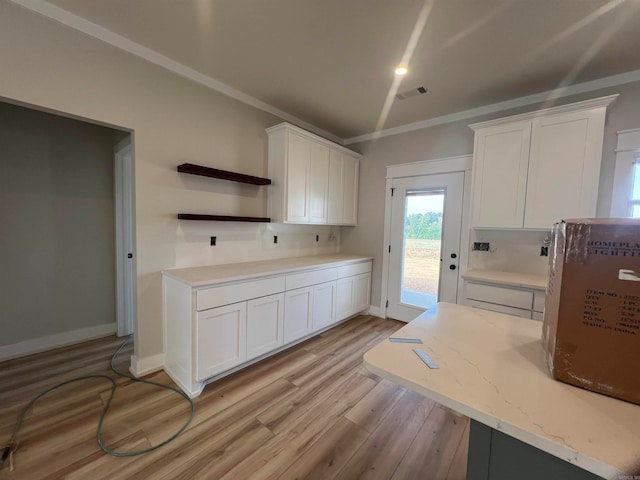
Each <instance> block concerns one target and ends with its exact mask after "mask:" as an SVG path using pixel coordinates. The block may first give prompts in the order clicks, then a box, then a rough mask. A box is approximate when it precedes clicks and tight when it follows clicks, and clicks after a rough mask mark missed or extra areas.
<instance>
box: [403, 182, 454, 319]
mask: <svg viewBox="0 0 640 480" xmlns="http://www.w3.org/2000/svg"><path fill="white" fill-rule="evenodd" d="M405 205H406V210H405V223H404V255H403V263H404V264H403V269H402V271H403V275H402V287H401V288H402V290H401V294H400V301H401V302H402V303H404V304H409V305H414V306H417V307H420V308H425V309H428V308H431V307H432V306H433V305H435V304H436V303H437V301H438V283H439V280H440V246H441V243H442V214H443V210H444V192H443V191H442V190H427V191H418V192H407V198H406V202H405Z"/></svg>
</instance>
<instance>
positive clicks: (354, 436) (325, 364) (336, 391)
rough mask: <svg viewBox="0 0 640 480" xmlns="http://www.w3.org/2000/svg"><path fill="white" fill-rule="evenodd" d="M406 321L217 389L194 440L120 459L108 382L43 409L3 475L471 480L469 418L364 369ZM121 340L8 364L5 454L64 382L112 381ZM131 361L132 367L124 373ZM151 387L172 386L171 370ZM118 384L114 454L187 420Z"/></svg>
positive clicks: (357, 330) (201, 408)
mask: <svg viewBox="0 0 640 480" xmlns="http://www.w3.org/2000/svg"><path fill="white" fill-rule="evenodd" d="M402 325H403V324H401V323H400V322H396V321H394V320H383V319H379V318H375V317H370V316H359V317H356V318H355V319H353V320H350V321H349V322H347V323H345V324H342V325H340V326H338V327H336V328H334V329H332V330H330V331H328V332H325V333H324V334H322V335H320V336H318V337H315V338H313V339H311V340H309V341H307V342H305V343H303V344H300V345H298V346H296V347H294V348H292V349H289V350H287V351H286V352H282V353H280V354H278V355H276V356H275V357H272V358H270V359H268V360H265V361H263V362H261V363H259V364H257V365H254V366H252V367H250V368H248V369H246V370H245V371H242V372H239V373H237V374H235V375H232V376H230V377H227V378H225V379H223V380H220V381H218V382H216V383H214V384H211V385H208V386H207V387H206V388H205V390H204V392H203V393H202V395H201V396H200V397H198V398H197V399H196V416H195V418H194V421H193V423H192V424H191V426H190V427H189V428H188V430H187V431H186V432H184V433H183V434H182V435H181V436H180V437H179V438H178V439H177V440H175V441H174V442H173V443H171V444H169V445H167V446H165V447H163V448H161V449H159V450H157V451H155V452H153V453H150V454H147V455H143V456H140V457H129V458H115V457H111V456H108V455H105V454H104V453H102V451H101V450H100V449H99V447H98V445H97V442H96V440H95V430H96V425H97V420H98V415H99V411H100V409H101V407H102V405H103V402H104V401H105V399H106V395H107V393H108V390H109V389H110V386H109V384H108V382H107V381H105V380H87V381H84V382H82V383H80V384H71V385H68V386H65V387H64V388H63V389H62V391H57V392H53V393H51V394H50V395H48V396H46V397H44V398H43V399H41V400H40V401H39V402H38V403H36V405H35V406H34V407H33V409H32V410H31V411H30V412H29V414H28V416H27V418H26V419H25V422H24V425H23V427H22V430H21V431H20V434H19V440H20V442H21V445H20V447H19V450H18V451H17V453H16V455H15V470H14V471H13V472H12V473H10V472H9V470H8V468H5V469H3V470H0V479H54V478H69V479H82V480H85V479H91V480H94V479H95V480H97V479H103V478H104V479H110V480H117V479H142V478H152V479H173V478H180V479H198V478H203V479H215V480H218V479H224V480H228V479H233V480H248V479H256V480H266V479H283V480H284V479H287V480H288V479H321V480H329V479H346V480H350V479H392V480H403V479H421V480H428V479H434V480H458V479H464V478H465V470H466V455H467V444H468V429H469V422H468V419H467V418H465V417H461V416H458V415H456V414H454V413H452V412H450V411H449V410H447V409H445V408H444V407H442V406H439V405H437V404H434V403H433V402H432V401H430V400H427V399H425V398H423V397H421V396H420V395H418V394H416V393H413V392H411V391H407V390H405V389H404V388H402V387H400V386H397V385H395V384H393V383H391V382H389V381H387V380H383V379H381V378H379V377H377V376H375V375H373V374H371V373H370V372H368V371H367V370H366V369H365V368H364V367H363V365H362V355H363V354H364V352H366V351H367V350H368V349H370V348H371V347H372V346H374V345H375V344H377V343H378V342H380V341H382V340H383V339H385V338H386V337H387V336H389V335H390V334H391V333H392V332H394V331H395V330H397V329H398V328H400V326H402ZM120 343H121V340H120V339H116V338H115V337H111V338H107V339H103V340H99V341H94V342H89V343H86V344H82V345H79V346H74V347H68V348H64V349H60V350H55V351H53V352H48V353H44V354H38V355H33V356H30V357H26V358H23V359H18V360H12V361H8V362H4V363H0V444H3V443H4V442H5V441H6V440H7V439H8V437H9V434H10V432H11V429H12V428H13V424H14V422H15V419H16V416H17V414H18V412H19V410H20V409H21V407H22V406H23V405H25V404H26V403H27V402H28V401H29V399H31V398H32V397H33V396H35V395H36V394H37V393H39V392H40V391H42V390H44V389H45V388H47V387H48V386H51V385H53V384H55V383H58V382H60V381H62V380H66V379H69V378H72V377H75V376H78V375H83V374H88V373H108V372H109V371H110V370H109V361H110V358H111V355H112V354H113V352H114V351H115V350H116V349H117V347H118V346H119V345H120ZM130 354H131V348H129V349H127V350H125V352H124V354H123V355H122V356H121V357H120V359H119V361H118V365H119V366H121V367H122V369H126V367H127V365H128V363H129V356H130ZM149 378H151V379H153V380H155V381H159V382H170V380H169V378H168V377H167V376H166V375H165V374H164V373H163V372H159V373H156V374H154V375H151V376H150V377H149ZM118 384H119V388H118V390H117V393H116V397H115V399H114V401H113V403H112V406H111V409H110V411H109V414H108V416H107V420H106V421H105V425H104V431H105V440H106V441H107V443H108V445H110V446H111V447H112V448H114V449H116V450H138V449H142V448H145V447H148V446H149V445H152V444H157V443H159V442H161V441H162V440H163V439H165V438H167V437H168V436H170V435H171V434H173V433H174V432H175V431H176V430H177V429H178V428H179V426H180V425H181V424H182V422H183V421H184V419H185V418H186V415H187V413H188V408H189V407H188V405H187V404H186V402H185V401H184V400H183V399H181V398H180V397H179V396H178V395H176V394H175V393H171V392H167V391H164V390H158V389H156V388H155V387H151V386H148V385H143V384H139V383H134V382H131V381H129V380H127V379H123V378H119V379H118Z"/></svg>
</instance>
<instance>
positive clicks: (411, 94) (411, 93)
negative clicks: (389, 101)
mask: <svg viewBox="0 0 640 480" xmlns="http://www.w3.org/2000/svg"><path fill="white" fill-rule="evenodd" d="M425 93H427V89H426V88H425V87H418V88H412V89H411V90H407V91H406V92H400V93H396V98H397V99H398V100H406V99H407V98H411V97H415V96H416V95H424V94H425Z"/></svg>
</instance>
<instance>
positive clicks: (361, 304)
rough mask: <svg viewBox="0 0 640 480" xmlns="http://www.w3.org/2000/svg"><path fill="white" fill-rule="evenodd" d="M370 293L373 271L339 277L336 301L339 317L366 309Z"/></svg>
mask: <svg viewBox="0 0 640 480" xmlns="http://www.w3.org/2000/svg"><path fill="white" fill-rule="evenodd" d="M370 295H371V272H367V273H361V274H360V275H354V276H351V277H347V278H341V279H339V280H338V283H337V301H336V315H337V317H338V319H342V318H346V317H349V316H351V315H354V314H356V313H359V312H362V311H363V310H366V309H367V308H368V307H369V302H370V298H371V297H370Z"/></svg>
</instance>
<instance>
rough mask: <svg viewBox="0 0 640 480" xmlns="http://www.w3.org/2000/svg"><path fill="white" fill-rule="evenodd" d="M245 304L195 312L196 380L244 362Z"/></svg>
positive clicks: (245, 353)
mask: <svg viewBox="0 0 640 480" xmlns="http://www.w3.org/2000/svg"><path fill="white" fill-rule="evenodd" d="M246 320H247V302H240V303H234V304H232V305H226V306H224V307H219V308H212V309H210V310H205V311H202V312H198V316H197V328H196V352H195V358H196V359H197V361H196V380H205V379H207V378H209V377H212V376H214V375H217V374H218V373H221V372H224V371H225V370H228V369H230V368H232V367H235V366H236V365H239V364H241V363H242V362H244V361H245V360H246V358H247V350H246V347H247V344H246Z"/></svg>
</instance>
